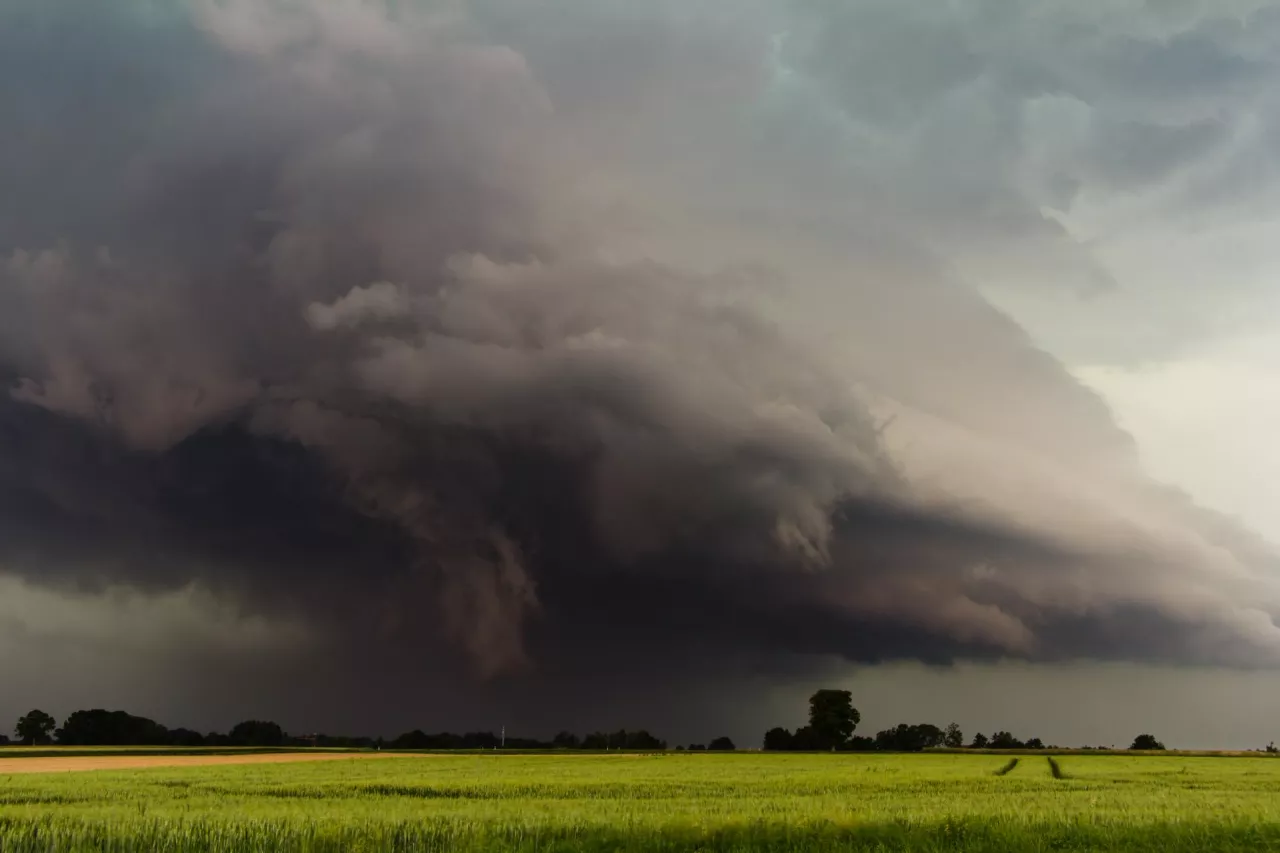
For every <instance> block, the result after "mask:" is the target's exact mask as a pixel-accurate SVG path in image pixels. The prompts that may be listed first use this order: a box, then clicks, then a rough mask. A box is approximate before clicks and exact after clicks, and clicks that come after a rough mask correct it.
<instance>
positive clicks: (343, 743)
mask: <svg viewBox="0 0 1280 853" xmlns="http://www.w3.org/2000/svg"><path fill="white" fill-rule="evenodd" d="M861 721H862V715H861V714H860V713H859V712H858V709H857V708H855V707H853V694H852V693H850V692H849V691H848V690H819V691H817V692H816V693H814V694H813V695H812V696H811V697H809V724H808V725H806V726H802V727H800V728H798V729H796V730H795V731H794V732H793V731H791V730H789V729H785V728H782V727H780V726H779V727H775V728H772V729H769V730H768V731H767V732H765V734H764V741H763V747H764V749H765V750H768V751H806V752H813V751H853V752H859V751H861V752H872V751H880V752H920V751H923V750H926V749H937V748H939V747H947V748H951V749H961V748H967V749H1045V748H1049V749H1056V748H1057V747H1054V746H1049V747H1046V746H1045V744H1044V742H1043V741H1041V740H1040V738H1028V739H1026V740H1022V739H1020V738H1017V737H1015V736H1014V735H1012V734H1011V733H1009V732H1006V731H998V732H994V733H993V734H992V735H991V736H990V737H988V736H987V735H984V734H981V733H979V734H976V735H974V736H973V738H972V739H971V740H969V742H968V743H966V742H965V737H964V733H963V732H962V731H961V730H960V726H958V725H957V724H955V723H951V724H950V725H948V726H946V727H944V728H939V727H938V726H935V725H932V724H930V723H915V724H908V723H900V724H898V725H896V726H893V727H891V728H887V729H884V730H882V731H880V732H877V733H876V734H875V736H864V735H855V734H854V732H855V730H856V729H857V727H858V723H860V722H861ZM14 734H15V735H16V736H17V738H18V741H19V742H20V743H23V744H27V745H42V744H54V743H56V744H58V745H61V746H174V747H201V746H203V747H219V746H235V747H244V746H256V747H283V746H320V747H347V748H364V749H383V748H388V749H397V750H448V749H498V748H500V747H501V748H506V749H582V750H592V751H603V750H629V751H654V752H656V751H662V750H666V749H668V745H667V742H666V741H665V740H662V739H661V738H658V737H656V736H654V735H652V734H650V733H649V732H648V731H645V730H643V729H640V730H626V729H619V730H618V731H613V732H592V733H590V734H587V735H583V736H579V735H577V734H574V733H572V732H567V731H564V732H560V733H559V734H557V735H556V736H555V737H553V738H551V739H550V740H538V739H535V738H521V737H506V736H505V734H504V733H503V734H495V733H493V732H468V733H465V734H453V733H450V732H439V733H436V734H428V733H426V732H423V731H421V730H417V729H415V730H414V731H411V732H406V733H405V734H402V735H400V736H398V737H396V738H393V739H391V740H385V739H383V738H380V737H379V738H371V737H344V736H334V735H323V734H311V735H289V734H287V733H286V732H285V731H284V729H283V728H281V726H280V725H279V724H277V723H274V722H271V721H268V720H244V721H242V722H239V723H237V724H236V725H234V726H233V727H232V728H231V730H230V731H229V732H227V733H225V734H223V733H219V732H208V733H204V734H202V733H200V732H197V731H193V730H191V729H185V728H176V729H170V728H166V727H165V726H163V725H161V724H159V723H157V722H155V721H154V720H150V719H147V718H146V717H138V716H134V715H133V714H128V713H126V712H124V711H106V710H103V709H101V708H95V709H91V710H84V711H76V712H74V713H72V714H71V715H70V716H68V717H67V718H66V720H64V721H63V723H62V725H61V726H59V725H58V724H57V721H56V720H55V719H54V718H53V717H52V716H51V715H50V714H47V713H45V712H44V711H41V710H38V709H37V710H32V711H29V712H28V713H26V714H24V715H23V716H22V717H21V718H19V720H18V722H17V725H16V726H15V727H14ZM8 742H9V739H8V738H7V737H5V736H2V735H0V743H8ZM1086 748H1088V747H1086ZM1098 748H1099V749H1102V748H1103V747H1098ZM1129 748H1130V749H1133V750H1163V749H1164V748H1165V746H1164V744H1163V743H1161V742H1160V741H1158V740H1157V739H1156V738H1155V737H1154V736H1152V735H1150V734H1142V735H1139V736H1138V737H1136V738H1135V739H1134V741H1133V744H1132V745H1131V746H1130V747H1129ZM675 749H676V750H681V751H683V750H687V751H711V752H716V751H723V752H727V751H732V750H735V749H737V747H736V745H735V744H734V742H733V741H732V740H730V739H729V738H727V737H718V738H715V739H714V740H712V741H710V742H709V743H706V744H701V743H694V744H689V745H688V746H687V747H686V746H677V747H675ZM1274 749H1275V747H1274V746H1272V747H1269V748H1268V751H1272V750H1274Z"/></svg>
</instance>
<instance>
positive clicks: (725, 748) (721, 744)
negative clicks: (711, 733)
mask: <svg viewBox="0 0 1280 853" xmlns="http://www.w3.org/2000/svg"><path fill="white" fill-rule="evenodd" d="M707 749H708V750H711V751H714V752H733V751H734V750H735V749H737V747H736V746H734V745H733V741H731V740H730V739H729V738H727V737H718V738H716V739H715V740H713V741H711V743H709V744H707Z"/></svg>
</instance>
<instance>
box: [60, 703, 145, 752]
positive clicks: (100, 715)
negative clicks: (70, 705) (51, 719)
mask: <svg viewBox="0 0 1280 853" xmlns="http://www.w3.org/2000/svg"><path fill="white" fill-rule="evenodd" d="M55 735H56V737H57V739H58V743H60V744H63V745H65V746H161V745H164V744H168V743H169V742H170V740H169V730H168V729H166V728H165V727H164V726H162V725H160V724H159V723H157V722H156V721H155V720H149V719H147V718H146V717H135V716H133V715H132V714H127V713H125V712H124V711H105V710H103V709H102V708H92V709H90V710H87V711H76V712H74V713H73V714H72V715H71V716H69V717H67V719H66V720H65V721H64V722H63V723H62V728H60V729H58V731H57V732H56V733H55Z"/></svg>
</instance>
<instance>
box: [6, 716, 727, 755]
mask: <svg viewBox="0 0 1280 853" xmlns="http://www.w3.org/2000/svg"><path fill="white" fill-rule="evenodd" d="M14 734H15V735H16V736H17V738H18V741H19V742H20V743H22V744H26V745H28V746H39V745H47V744H57V745H59V746H174V747H199V746H205V747H210V746H212V747H217V746H257V747H279V746H327V747H349V748H365V749H383V748H387V749H401V750H417V749H421V750H439V749H497V748H499V747H503V748H506V749H583V750H632V751H661V750H665V749H667V742H666V741H665V740H662V739H660V738H658V737H656V736H654V735H652V734H650V733H649V732H648V731H645V730H643V729H639V730H627V729H619V730H617V731H612V732H592V733H590V734H587V735H582V736H579V735H577V734H574V733H572V732H560V733H559V734H557V735H556V736H555V737H554V738H552V739H551V740H545V741H544V740H538V739H535V738H521V737H506V736H505V734H495V733H494V732H468V733H465V734H453V733H451V732H439V733H436V734H427V733H426V732H423V731H421V730H417V729H415V730H414V731H411V732H406V733H405V734H402V735H400V736H399V737H396V738H393V739H391V740H386V739H384V738H381V737H379V738H372V737H345V736H334V735H324V734H310V735H290V734H287V733H286V732H285V731H284V729H283V728H282V727H281V726H280V725H279V724H278V723H274V722H271V721H267V720H245V721H243V722H240V723H236V725H234V726H233V727H232V728H231V731H229V732H227V733H226V734H223V733H220V732H208V733H206V734H202V733H200V732H197V731H193V730H191V729H185V728H177V729H170V728H166V727H165V726H163V725H161V724H160V723H157V722H156V721H155V720H151V719H148V718H146V717H138V716H135V715H133V714H129V713H126V712H124V711H106V710H103V709H101V708H95V709H92V710H87V711H76V712H74V713H72V714H71V715H70V716H68V717H67V719H66V720H65V721H64V722H63V723H62V725H61V726H59V725H58V722H57V720H55V719H54V718H53V716H52V715H51V714H48V713H46V712H44V711H41V710H38V709H36V710H32V711H29V712H27V713H26V714H23V715H22V717H20V718H19V719H18V722H17V724H16V725H15V726H14ZM0 743H9V738H8V737H6V736H0ZM734 748H735V746H734V743H733V741H731V740H730V739H729V738H727V737H720V738H716V739H715V740H713V741H711V742H710V743H709V744H706V745H704V744H691V745H689V746H688V747H687V749H690V750H732V749H734ZM676 749H677V750H684V749H686V747H684V746H677V747H676Z"/></svg>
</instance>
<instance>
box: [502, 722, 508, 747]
mask: <svg viewBox="0 0 1280 853" xmlns="http://www.w3.org/2000/svg"><path fill="white" fill-rule="evenodd" d="M502 748H503V749H506V748H507V727H506V726H505V725H504V726H503V727H502Z"/></svg>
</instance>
